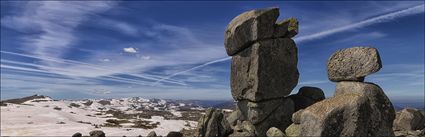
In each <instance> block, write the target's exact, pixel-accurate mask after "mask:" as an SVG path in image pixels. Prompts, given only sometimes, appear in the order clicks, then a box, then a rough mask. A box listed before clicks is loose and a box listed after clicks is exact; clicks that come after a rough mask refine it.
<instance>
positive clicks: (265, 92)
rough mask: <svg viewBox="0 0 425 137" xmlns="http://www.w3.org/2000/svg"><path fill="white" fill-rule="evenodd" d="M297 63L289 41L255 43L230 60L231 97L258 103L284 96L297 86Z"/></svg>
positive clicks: (275, 40) (292, 43)
mask: <svg viewBox="0 0 425 137" xmlns="http://www.w3.org/2000/svg"><path fill="white" fill-rule="evenodd" d="M297 61H298V57H297V47H296V45H295V42H294V41H293V40H292V39H289V38H277V39H271V40H264V41H260V42H256V43H254V44H253V45H252V46H251V47H248V48H247V49H245V50H243V51H242V52H239V53H237V54H236V55H234V56H233V57H232V65H231V90H232V96H233V98H234V99H235V100H250V101H254V102H257V101H262V100H267V99H273V98H279V97H285V96H287V95H288V94H289V93H290V92H291V91H292V89H293V88H294V87H295V86H296V85H297V83H298V77H299V73H298V69H297Z"/></svg>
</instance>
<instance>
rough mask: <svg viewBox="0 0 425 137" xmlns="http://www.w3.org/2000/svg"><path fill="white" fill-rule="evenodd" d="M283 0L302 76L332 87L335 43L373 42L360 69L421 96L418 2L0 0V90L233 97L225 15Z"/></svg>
mask: <svg viewBox="0 0 425 137" xmlns="http://www.w3.org/2000/svg"><path fill="white" fill-rule="evenodd" d="M272 6H274V7H280V17H279V20H281V19H285V18H289V17H296V18H297V19H298V20H299V23H300V32H299V34H298V35H297V36H296V37H295V41H296V43H297V46H298V57H299V61H298V69H299V71H300V79H299V84H298V86H297V87H296V88H295V89H294V91H293V92H292V93H296V92H297V91H298V88H299V87H301V86H316V87H320V88H322V89H323V90H324V91H325V94H326V96H328V97H329V96H332V94H333V92H334V88H335V83H333V82H330V81H329V80H328V78H327V73H326V61H327V59H328V58H329V57H330V55H331V54H332V53H333V52H335V51H336V50H338V49H341V48H348V47H353V46H372V47H376V48H377V49H378V50H379V52H380V55H381V58H382V62H383V68H382V69H381V71H379V72H378V73H375V74H372V75H370V76H368V77H366V81H368V82H374V83H377V84H379V85H380V86H381V87H382V88H383V89H384V91H385V92H386V93H387V95H388V96H389V97H390V98H391V99H392V100H409V101H423V98H424V2H423V1H408V2H398V1H391V2H372V1H362V2H335V1H332V2H276V1H265V2H261V1H256V2H225V1H220V2H211V1H210V2H178V1H177V2H154V1H134V2H113V1H89V2H78V1H74V2H56V1H33V2H18V1H11V2H5V1H1V98H2V99H6V98H14V97H21V96H25V95H31V94H35V93H38V94H43V95H49V96H52V97H54V98H59V99H78V98H116V97H132V96H141V97H146V98H171V99H231V95H230V84H229V77H230V76H229V74H230V60H229V57H228V56H227V55H226V52H225V50H224V45H223V43H224V42H223V39H224V30H225V28H226V26H227V24H228V23H229V22H230V21H231V20H232V19H233V18H234V17H235V16H237V15H239V14H240V13H242V12H244V11H247V10H252V9H257V8H266V7H272Z"/></svg>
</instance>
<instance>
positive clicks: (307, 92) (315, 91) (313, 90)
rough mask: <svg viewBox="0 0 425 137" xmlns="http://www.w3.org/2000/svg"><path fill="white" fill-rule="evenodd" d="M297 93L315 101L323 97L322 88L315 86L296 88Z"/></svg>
mask: <svg viewBox="0 0 425 137" xmlns="http://www.w3.org/2000/svg"><path fill="white" fill-rule="evenodd" d="M297 95H300V96H304V97H308V98H310V99H312V100H314V101H315V102H317V101H321V100H324V99H325V93H324V92H323V90H322V89H320V88H317V87H308V86H304V87H301V88H300V89H299V90H298V93H297Z"/></svg>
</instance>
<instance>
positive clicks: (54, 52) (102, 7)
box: [1, 1, 115, 57]
mask: <svg viewBox="0 0 425 137" xmlns="http://www.w3.org/2000/svg"><path fill="white" fill-rule="evenodd" d="M114 5H115V2H105V1H89V2H77V1H42V2H40V1H38V2H35V1H30V2H27V3H25V4H24V7H23V8H22V9H21V10H23V12H20V13H18V14H17V15H13V16H6V17H3V18H2V21H1V23H2V25H3V26H5V27H8V28H11V29H17V30H21V31H28V30H33V31H35V32H40V33H39V35H36V36H32V37H24V38H22V40H23V41H25V43H24V45H25V47H22V48H23V49H24V50H25V51H32V53H33V54H36V55H39V56H42V57H61V55H62V54H63V53H64V51H66V49H67V48H68V47H69V46H72V44H73V43H75V42H77V41H78V38H77V37H76V36H75V35H73V31H74V29H75V28H76V27H77V26H78V25H80V24H81V23H82V22H83V21H84V20H86V19H87V17H88V16H89V15H93V14H97V13H100V12H104V11H106V10H108V9H110V8H112V7H113V6H114ZM16 24H19V25H16ZM22 29H24V30H22Z"/></svg>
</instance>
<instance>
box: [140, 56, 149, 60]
mask: <svg viewBox="0 0 425 137" xmlns="http://www.w3.org/2000/svg"><path fill="white" fill-rule="evenodd" d="M140 58H141V59H144V60H149V59H151V56H142V57H140Z"/></svg>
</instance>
